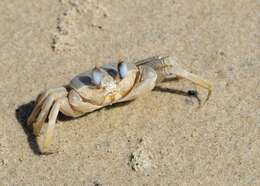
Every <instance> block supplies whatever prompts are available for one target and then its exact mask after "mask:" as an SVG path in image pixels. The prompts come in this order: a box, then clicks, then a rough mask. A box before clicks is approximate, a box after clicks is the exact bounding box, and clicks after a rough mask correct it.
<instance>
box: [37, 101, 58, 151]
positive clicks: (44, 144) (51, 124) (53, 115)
mask: <svg viewBox="0 0 260 186" xmlns="http://www.w3.org/2000/svg"><path fill="white" fill-rule="evenodd" d="M60 106H61V102H60V100H57V101H56V102H55V103H54V105H53V107H52V108H51V110H50V113H49V116H48V122H46V123H44V126H43V127H42V128H41V132H40V134H39V135H38V136H37V142H38V145H39V149H40V151H41V153H48V152H49V146H50V145H51V143H52V138H53V135H54V128H55V124H56V119H57V117H58V113H59V111H60Z"/></svg>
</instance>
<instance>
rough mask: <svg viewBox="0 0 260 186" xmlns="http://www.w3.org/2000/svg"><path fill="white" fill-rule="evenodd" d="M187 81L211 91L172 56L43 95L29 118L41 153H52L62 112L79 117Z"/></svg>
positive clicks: (120, 66)
mask: <svg viewBox="0 0 260 186" xmlns="http://www.w3.org/2000/svg"><path fill="white" fill-rule="evenodd" d="M172 78H185V79H188V80H190V81H192V82H193V83H195V84H197V85H199V86H201V87H203V88H206V89H207V90H208V97H207V99H206V100H208V98H209V96H210V94H211V84H210V83H209V82H207V81H205V80H203V79H201V78H200V77H198V76H196V75H194V74H192V73H190V72H188V71H186V70H184V69H183V68H182V67H180V66H179V65H178V64H177V63H176V61H175V60H174V58H172V57H169V56H163V57H160V56H156V57H151V58H148V59H145V60H142V61H138V62H136V63H128V62H124V61H120V62H119V63H117V64H107V65H104V66H102V67H100V68H97V67H95V68H94V69H92V70H89V71H86V72H83V73H81V74H79V75H77V76H76V77H74V78H73V79H72V80H71V82H70V83H69V85H67V86H64V87H59V88H54V89H49V90H47V91H44V92H42V93H41V94H40V95H39V96H38V97H37V99H36V106H35V107H34V110H33V111H32V113H31V115H30V117H29V118H28V125H31V126H32V127H33V133H34V135H35V136H36V139H37V143H38V146H39V149H40V152H41V153H49V152H50V151H49V146H50V144H51V143H52V137H53V134H54V127H55V123H56V119H57V116H58V113H59V112H62V113H63V114H65V115H67V116H70V117H78V116H81V115H84V114H85V113H88V112H91V111H94V110H97V109H99V108H102V107H105V106H107V105H111V104H114V103H118V102H125V101H129V100H133V99H135V98H136V97H138V96H140V95H142V94H144V93H146V92H148V91H151V90H152V89H153V88H154V87H155V86H156V85H157V84H158V83H160V82H162V81H164V80H167V79H172Z"/></svg>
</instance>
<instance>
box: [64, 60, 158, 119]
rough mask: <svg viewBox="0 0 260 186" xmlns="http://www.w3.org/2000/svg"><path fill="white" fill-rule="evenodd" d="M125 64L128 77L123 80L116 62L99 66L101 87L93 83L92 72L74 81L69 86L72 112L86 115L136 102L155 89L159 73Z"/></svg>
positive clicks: (79, 76) (80, 75)
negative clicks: (107, 107) (116, 104)
mask: <svg viewBox="0 0 260 186" xmlns="http://www.w3.org/2000/svg"><path fill="white" fill-rule="evenodd" d="M124 63H125V65H126V68H127V74H126V76H125V77H124V78H122V79H120V77H119V76H118V74H119V72H118V68H117V65H118V64H117V63H114V64H106V65H104V66H102V67H100V68H99V69H100V72H101V86H100V87H99V86H96V85H95V84H93V70H89V71H86V72H83V73H81V74H79V75H77V76H76V77H75V78H73V79H72V80H71V82H70V84H69V87H70V88H72V90H71V91H70V92H69V103H70V105H71V106H72V107H73V109H74V110H76V111H78V112H80V113H82V114H84V113H87V112H91V111H94V110H96V109H99V108H102V107H105V106H107V105H112V104H114V103H118V102H124V101H129V100H132V99H135V98H136V97H137V96H139V95H141V94H144V93H146V92H149V91H151V90H152V89H153V88H154V87H155V83H156V79H157V74H156V72H155V71H154V70H153V69H152V68H151V67H148V66H147V67H137V66H136V65H134V64H131V63H127V62H124ZM61 111H62V110H61ZM65 114H66V113H65Z"/></svg>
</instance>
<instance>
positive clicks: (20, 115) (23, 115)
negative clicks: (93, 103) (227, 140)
mask: <svg viewBox="0 0 260 186" xmlns="http://www.w3.org/2000/svg"><path fill="white" fill-rule="evenodd" d="M153 91H159V92H166V93H172V94H177V95H181V96H187V97H195V98H196V99H197V101H198V103H199V104H200V99H199V97H198V92H197V91H194V90H189V91H187V92H185V91H181V90H176V89H170V88H163V87H160V86H157V87H155V88H154V90H153ZM132 101H133V100H132ZM132 101H128V102H123V103H116V104H113V105H110V106H106V107H105V109H108V110H110V109H113V108H115V107H122V106H126V105H128V104H129V103H131V102H132ZM34 105H35V101H30V102H29V103H26V104H23V105H20V106H19V107H18V108H17V109H16V112H15V116H16V119H17V121H18V122H19V123H20V125H21V126H22V128H23V130H24V132H25V134H26V135H27V140H28V143H29V145H30V148H31V149H32V151H33V152H34V154H36V155H41V153H40V149H39V146H38V144H37V142H36V138H35V136H34V134H33V131H32V128H31V127H29V126H28V125H27V119H28V117H29V115H30V113H31V112H32V110H33V108H34ZM101 109H104V108H101ZM99 110H100V109H99ZM96 111H98V110H96ZM93 112H95V111H93ZM91 113H92V112H91ZM91 113H86V114H84V115H83V116H80V117H77V118H81V117H84V116H86V115H88V114H91ZM77 118H71V117H68V116H65V115H63V114H62V113H60V114H59V116H58V119H57V120H58V121H70V120H74V119H77Z"/></svg>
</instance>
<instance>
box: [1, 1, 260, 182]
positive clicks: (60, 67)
mask: <svg viewBox="0 0 260 186" xmlns="http://www.w3.org/2000/svg"><path fill="white" fill-rule="evenodd" d="M259 6H260V5H259V2H258V3H257V1H254V0H236V1H235V0H229V1H226V0H218V1H209V0H202V1H193V0H184V1H175V0H164V1H159V0H158V1H156V0H151V1H149V0H142V1H137V0H136V1H132V0H123V1H120V0H109V1H108V0H107V1H106V0H100V1H94V0H86V1H83V0H60V1H58V0H56V1H53V0H38V1H33V0H27V1H22V0H16V1H10V0H1V2H0V12H1V16H0V25H1V26H0V79H1V81H0V97H1V98H0V111H1V112H0V118H1V120H0V185H96V186H97V185H103V186H106V185H245V186H248V185H260V181H259V180H260V179H259V177H260V131H259V130H260V76H259V72H260V55H259V8H260V7H259ZM122 55H123V56H124V57H126V58H127V59H128V60H130V61H135V60H138V59H144V58H146V57H151V56H153V55H173V56H175V57H176V58H177V59H178V63H180V64H182V66H184V67H185V68H186V69H188V70H189V71H191V72H193V73H196V74H198V75H200V76H201V77H203V78H205V79H207V80H209V81H211V82H212V84H213V85H214V90H213V94H212V96H211V98H210V100H209V101H208V102H207V104H206V105H205V106H204V107H202V108H201V109H198V101H197V100H196V99H194V98H190V97H187V96H184V95H179V94H176V93H175V92H176V91H174V90H182V91H188V90H197V91H198V92H199V97H200V98H201V99H202V100H203V99H205V96H206V92H205V91H204V90H202V89H200V88H196V86H194V85H193V84H191V83H189V82H187V81H177V82H176V81H174V82H170V83H164V84H162V85H160V87H161V88H157V89H156V90H155V91H152V92H151V93H148V94H147V95H146V96H143V97H140V98H139V99H137V100H135V101H133V102H130V103H129V104H123V105H119V106H115V107H110V108H104V109H101V110H100V111H97V112H94V113H91V114H89V115H86V116H85V117H81V118H79V119H74V120H68V119H62V118H61V119H60V120H59V121H58V123H57V127H56V129H57V131H58V136H59V138H58V139H57V141H58V146H59V153H56V154H52V155H48V156H45V155H39V153H38V151H37V148H36V144H35V140H34V137H33V135H32V133H31V132H30V130H28V128H27V127H26V119H27V117H28V115H29V113H30V112H31V110H32V106H33V102H32V101H34V100H35V97H36V96H37V94H38V93H40V92H41V91H42V90H44V89H48V88H52V87H57V86H61V85H64V84H66V83H68V82H69V80H70V79H71V78H72V77H73V76H74V75H76V74H78V73H80V72H82V71H84V70H86V69H89V68H92V67H93V66H94V65H100V64H104V63H108V62H111V61H116V60H117V59H118V58H119V57H120V56H122Z"/></svg>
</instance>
